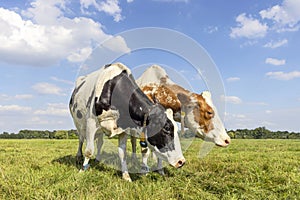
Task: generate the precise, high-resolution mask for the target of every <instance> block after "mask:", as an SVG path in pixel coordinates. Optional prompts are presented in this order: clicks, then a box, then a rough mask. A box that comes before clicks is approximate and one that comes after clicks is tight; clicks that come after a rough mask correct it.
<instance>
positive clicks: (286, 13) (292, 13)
mask: <svg viewBox="0 0 300 200" xmlns="http://www.w3.org/2000/svg"><path fill="white" fill-rule="evenodd" d="M259 13H260V15H261V17H262V18H263V19H270V20H272V21H273V22H275V26H277V27H275V28H276V29H278V30H279V31H297V30H298V29H299V26H298V23H299V21H300V1H297V0H284V1H283V3H282V5H275V6H273V7H271V8H268V9H266V10H262V11H260V12H259Z"/></svg>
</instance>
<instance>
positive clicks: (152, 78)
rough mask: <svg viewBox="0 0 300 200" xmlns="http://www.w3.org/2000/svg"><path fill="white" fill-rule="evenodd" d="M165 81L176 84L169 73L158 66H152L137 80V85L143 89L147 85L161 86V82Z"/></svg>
mask: <svg viewBox="0 0 300 200" xmlns="http://www.w3.org/2000/svg"><path fill="white" fill-rule="evenodd" d="M162 78H163V79H165V81H166V82H165V83H167V84H174V82H173V81H171V80H170V79H169V77H168V74H167V72H166V71H165V70H164V69H163V68H162V67H160V66H158V65H152V66H151V67H149V68H148V69H147V70H146V71H145V72H144V73H143V74H142V76H141V77H140V78H139V79H137V80H136V83H137V84H138V85H139V86H140V87H141V88H142V87H143V86H146V85H151V84H153V83H156V84H160V82H161V80H162Z"/></svg>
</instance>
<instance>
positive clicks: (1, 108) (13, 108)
mask: <svg viewBox="0 0 300 200" xmlns="http://www.w3.org/2000/svg"><path fill="white" fill-rule="evenodd" d="M28 111H31V107H27V106H19V105H0V112H28Z"/></svg>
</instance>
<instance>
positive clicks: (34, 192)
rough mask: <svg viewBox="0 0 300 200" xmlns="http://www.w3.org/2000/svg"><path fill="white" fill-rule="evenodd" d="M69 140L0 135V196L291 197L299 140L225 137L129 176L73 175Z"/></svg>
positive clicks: (297, 182)
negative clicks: (176, 165)
mask: <svg viewBox="0 0 300 200" xmlns="http://www.w3.org/2000/svg"><path fill="white" fill-rule="evenodd" d="M77 143H78V141H77V140H0V199H5V200H6V199H122V200H123V199H143V200H145V199H151V200H155V199H158V200H160V199H272V200H273V199H299V198H300V140H233V141H232V144H231V145H230V146H229V147H228V148H226V149H222V148H217V147H214V148H213V149H212V151H211V152H209V154H208V155H207V156H205V157H204V158H201V159H200V158H199V149H200V145H201V143H202V142H201V141H200V140H194V141H193V143H192V144H191V146H190V148H189V149H188V150H187V151H185V153H184V155H185V158H186V159H187V163H186V165H185V166H184V167H183V168H181V169H178V170H176V169H173V168H171V167H166V169H165V171H166V176H164V177H163V176H160V175H159V174H157V173H155V172H151V173H150V174H149V175H148V176H138V175H137V174H132V175H131V176H132V179H133V182H132V183H128V182H125V181H123V180H122V179H121V173H120V172H119V171H118V170H116V169H114V168H111V167H108V166H107V165H105V164H101V163H100V164H96V163H93V162H92V167H91V168H90V169H89V171H87V172H85V173H78V169H79V166H78V165H76V162H75V154H76V150H77Z"/></svg>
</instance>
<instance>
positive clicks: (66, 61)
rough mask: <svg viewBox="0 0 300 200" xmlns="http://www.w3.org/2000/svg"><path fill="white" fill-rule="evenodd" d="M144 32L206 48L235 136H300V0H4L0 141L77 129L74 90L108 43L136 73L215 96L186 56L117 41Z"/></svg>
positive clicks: (144, 38) (0, 9)
mask: <svg viewBox="0 0 300 200" xmlns="http://www.w3.org/2000/svg"><path fill="white" fill-rule="evenodd" d="M144 27H157V28H163V29H162V30H169V31H174V32H175V33H178V34H183V35H184V36H185V37H186V38H189V39H191V40H193V41H194V42H196V43H198V44H199V45H200V46H201V47H202V48H203V49H204V51H205V52H206V53H207V55H208V59H211V60H212V61H213V63H214V64H215V67H216V69H217V71H218V76H220V78H221V83H222V84H223V85H222V87H223V88H224V90H225V92H224V95H223V98H222V99H223V100H222V101H223V102H224V104H225V108H226V109H225V110H224V124H225V127H226V128H227V129H228V130H229V129H240V128H256V127H261V126H264V127H266V128H268V129H270V130H287V131H296V132H300V123H299V122H300V121H299V115H300V57H299V52H300V0H264V1H261V0H251V1H240V0H228V1H221V0H210V1H204V0H80V1H71V0H51V1H48V0H24V1H17V0H10V1H2V0H0V30H1V31H0V44H1V45H0V74H1V79H0V84H1V87H0V133H2V132H4V131H6V132H15V133H17V132H18V131H19V130H21V129H34V130H58V129H74V128H75V126H74V125H73V122H72V119H71V117H70V114H69V110H68V102H69V99H70V96H71V92H72V90H73V87H74V82H75V80H76V78H77V77H78V76H79V75H81V73H82V71H83V68H84V66H85V63H86V60H87V59H88V58H89V56H90V55H92V53H93V50H95V49H96V48H97V47H98V46H99V45H100V44H102V43H103V41H107V40H108V41H111V43H109V44H108V45H109V46H108V48H109V49H110V51H113V52H118V53H120V54H121V55H122V56H121V57H120V58H118V59H117V61H122V62H123V63H124V64H125V65H127V66H128V67H129V68H131V69H132V70H133V71H134V69H137V68H138V67H139V66H150V65H151V64H160V65H162V66H165V67H166V68H168V69H173V70H174V71H176V72H177V73H178V74H180V76H182V80H184V81H185V82H188V84H189V85H190V86H191V88H193V91H195V92H197V93H201V92H202V91H204V90H206V89H208V88H212V87H208V88H207V84H205V81H204V79H203V78H202V79H201V76H200V78H199V77H198V75H197V73H195V71H194V72H193V71H192V67H191V66H190V64H191V63H188V62H187V61H186V60H183V59H182V58H180V55H175V56H174V55H172V53H170V52H165V51H159V50H153V49H152V50H151V49H143V50H141V51H133V49H132V48H130V41H129V39H128V38H126V37H121V36H118V37H117V35H119V33H123V32H126V31H128V30H136V29H137V28H144ZM138 37H139V39H140V40H141V41H148V42H149V41H150V42H151V40H152V41H153V38H152V37H151V35H150V36H149V35H140V36H138ZM164 37H165V38H166V40H167V39H168V36H164ZM112 38H113V39H112ZM149 38H150V39H149ZM137 39H138V38H137ZM164 40H165V39H164V38H159V39H158V43H160V42H163V41H164ZM156 42H157V41H156ZM173 45H174V46H176V45H177V46H176V47H181V46H182V45H183V46H184V44H183V43H178V44H177V41H176V40H174V44H173ZM186 48H188V49H187V51H186V52H185V53H187V55H192V54H193V51H192V50H191V51H190V52H189V50H190V49H189V47H186ZM105 55H106V54H105V53H104V54H103V56H105ZM199 62H201V60H200V61H199ZM203 62H204V61H203ZM98 67H99V68H100V67H101V66H98ZM136 78H138V77H136ZM175 82H176V80H175ZM211 82H213V80H211ZM219 83H220V82H219V81H218V84H219ZM210 84H211V85H212V84H213V83H210ZM212 92H213V91H212Z"/></svg>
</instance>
